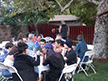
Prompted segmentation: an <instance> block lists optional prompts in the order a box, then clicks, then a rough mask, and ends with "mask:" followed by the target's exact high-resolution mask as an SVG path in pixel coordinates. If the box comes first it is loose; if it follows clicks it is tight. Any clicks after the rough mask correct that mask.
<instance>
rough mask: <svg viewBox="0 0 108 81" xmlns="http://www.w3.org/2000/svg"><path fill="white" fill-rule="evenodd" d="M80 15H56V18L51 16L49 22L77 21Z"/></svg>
mask: <svg viewBox="0 0 108 81" xmlns="http://www.w3.org/2000/svg"><path fill="white" fill-rule="evenodd" d="M77 19H78V17H76V16H75V15H54V18H50V20H49V22H53V21H62V20H64V21H76V20H77Z"/></svg>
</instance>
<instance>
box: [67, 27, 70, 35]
mask: <svg viewBox="0 0 108 81" xmlns="http://www.w3.org/2000/svg"><path fill="white" fill-rule="evenodd" d="M69 33H70V27H69V26H68V31H67V35H68V36H69Z"/></svg>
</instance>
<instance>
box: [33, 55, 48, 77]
mask: <svg viewBox="0 0 108 81" xmlns="http://www.w3.org/2000/svg"><path fill="white" fill-rule="evenodd" d="M42 62H43V57H42V56H40V65H39V66H37V67H36V66H35V67H34V68H35V71H36V72H37V73H39V78H40V77H41V72H43V71H49V70H50V68H49V65H46V66H44V65H42Z"/></svg>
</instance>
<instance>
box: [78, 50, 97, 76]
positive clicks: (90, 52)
mask: <svg viewBox="0 0 108 81" xmlns="http://www.w3.org/2000/svg"><path fill="white" fill-rule="evenodd" d="M86 56H88V57H89V59H88V61H87V62H84V59H85V57H86ZM93 56H94V51H87V52H86V53H85V55H84V57H83V59H82V61H81V62H80V64H79V70H78V72H79V71H80V70H82V71H84V73H85V74H86V76H88V74H87V72H86V71H85V69H84V68H83V67H82V65H83V64H85V65H86V66H87V67H91V69H92V70H93V71H94V73H95V74H96V71H95V69H94V65H93V64H92V62H93Z"/></svg>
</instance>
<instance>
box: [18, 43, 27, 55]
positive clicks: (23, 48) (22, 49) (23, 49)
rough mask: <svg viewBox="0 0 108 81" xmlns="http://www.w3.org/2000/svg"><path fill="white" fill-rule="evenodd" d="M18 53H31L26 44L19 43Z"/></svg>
mask: <svg viewBox="0 0 108 81" xmlns="http://www.w3.org/2000/svg"><path fill="white" fill-rule="evenodd" d="M18 52H19V53H21V54H28V53H29V49H28V45H27V44H26V43H24V42H19V43H18Z"/></svg>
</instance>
